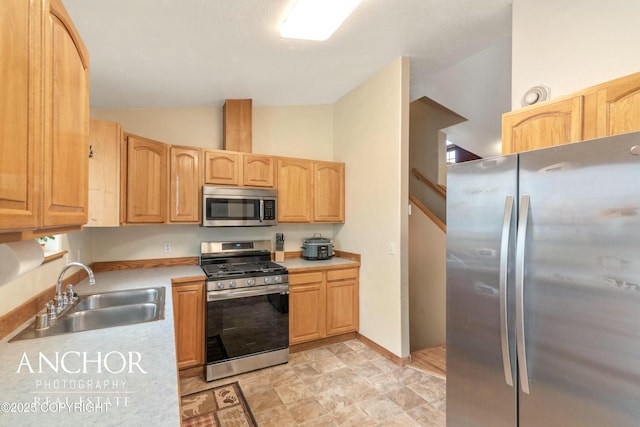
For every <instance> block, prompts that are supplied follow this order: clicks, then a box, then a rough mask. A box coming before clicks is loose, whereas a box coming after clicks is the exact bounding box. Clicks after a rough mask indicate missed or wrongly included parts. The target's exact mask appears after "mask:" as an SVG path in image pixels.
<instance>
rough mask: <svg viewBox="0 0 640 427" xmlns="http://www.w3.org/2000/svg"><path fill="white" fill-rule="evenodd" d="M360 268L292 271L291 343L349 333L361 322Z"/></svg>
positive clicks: (290, 297) (290, 303)
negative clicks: (359, 305)
mask: <svg viewBox="0 0 640 427" xmlns="http://www.w3.org/2000/svg"><path fill="white" fill-rule="evenodd" d="M358 293H359V268H358V267H348V268H341V269H334V268H329V269H318V270H317V271H316V270H314V271H304V272H299V273H296V272H295V271H291V270H290V271H289V343H290V344H300V343H303V342H308V341H314V340H318V339H322V338H326V337H330V336H333V335H340V334H344V333H347V332H356V331H357V330H358V324H359V323H358V322H359V309H358V304H359V299H358Z"/></svg>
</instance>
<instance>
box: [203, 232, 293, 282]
mask: <svg viewBox="0 0 640 427" xmlns="http://www.w3.org/2000/svg"><path fill="white" fill-rule="evenodd" d="M270 247H271V242H270V241H269V240H255V241H253V240H252V241H238V242H202V243H201V245H200V266H201V267H202V270H203V271H204V273H205V274H206V275H207V278H208V279H209V280H208V281H207V290H208V291H219V290H224V289H233V288H244V287H251V286H261V285H270V284H286V283H288V282H289V276H288V271H287V269H286V268H285V267H283V266H282V265H280V264H276V263H275V262H272V261H271V250H270Z"/></svg>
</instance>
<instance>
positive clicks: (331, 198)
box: [277, 157, 345, 223]
mask: <svg viewBox="0 0 640 427" xmlns="http://www.w3.org/2000/svg"><path fill="white" fill-rule="evenodd" d="M277 177H278V183H277V187H278V222H327V223H341V222H344V218H345V215H344V200H345V194H344V163H337V162H321V161H313V160H305V159H292V158H287V157H281V158H278V171H277Z"/></svg>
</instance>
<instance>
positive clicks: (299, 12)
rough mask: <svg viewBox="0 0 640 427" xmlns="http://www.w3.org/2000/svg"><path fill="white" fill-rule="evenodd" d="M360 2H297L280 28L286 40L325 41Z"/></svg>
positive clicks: (331, 0)
mask: <svg viewBox="0 0 640 427" xmlns="http://www.w3.org/2000/svg"><path fill="white" fill-rule="evenodd" d="M360 1H361V0H298V1H297V2H296V4H295V5H294V6H293V9H291V12H290V13H289V16H288V17H287V19H286V20H285V21H284V23H283V24H282V27H280V35H281V36H282V37H285V38H288V39H304V40H317V41H324V40H327V39H328V38H329V37H330V36H331V34H333V32H334V31H335V30H336V29H337V28H338V27H339V26H340V24H342V23H343V22H344V20H345V19H347V16H349V15H350V14H351V12H353V10H354V9H355V8H356V6H358V4H359V3H360Z"/></svg>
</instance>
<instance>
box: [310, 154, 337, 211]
mask: <svg viewBox="0 0 640 427" xmlns="http://www.w3.org/2000/svg"><path fill="white" fill-rule="evenodd" d="M313 221H314V222H334V223H339V222H344V163H335V162H313Z"/></svg>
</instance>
